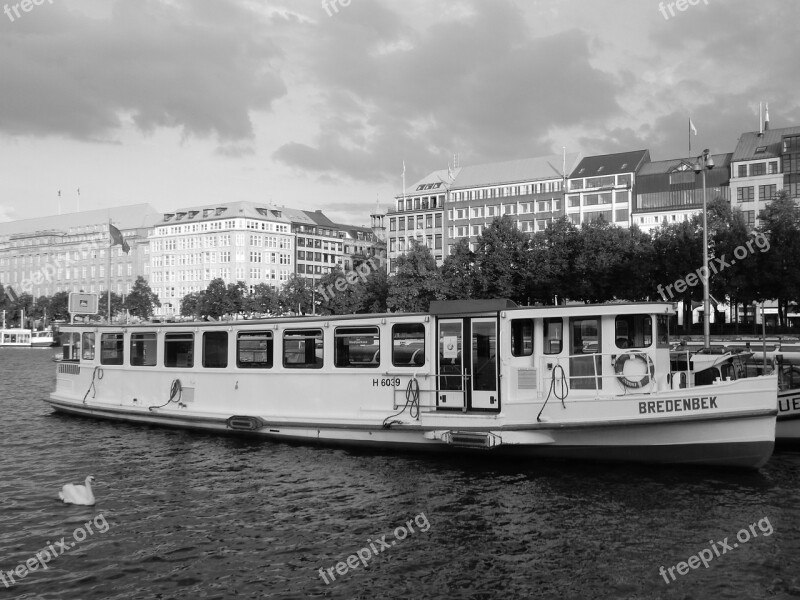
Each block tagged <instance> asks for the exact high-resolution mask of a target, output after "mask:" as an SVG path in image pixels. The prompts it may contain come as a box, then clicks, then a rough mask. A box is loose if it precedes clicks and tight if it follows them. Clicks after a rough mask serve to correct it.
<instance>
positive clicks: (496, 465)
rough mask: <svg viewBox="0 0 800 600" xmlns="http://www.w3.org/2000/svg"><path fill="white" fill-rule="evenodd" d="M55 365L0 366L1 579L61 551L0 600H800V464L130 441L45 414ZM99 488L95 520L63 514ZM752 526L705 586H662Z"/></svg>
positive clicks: (37, 359)
mask: <svg viewBox="0 0 800 600" xmlns="http://www.w3.org/2000/svg"><path fill="white" fill-rule="evenodd" d="M51 355H52V352H50V351H49V350H46V349H44V350H42V349H30V350H29V349H8V348H4V349H0V410H2V413H1V414H2V429H0V432H1V433H0V435H1V436H2V437H1V438H0V473H1V474H2V475H1V476H0V499H1V501H2V504H1V505H0V506H1V507H2V519H1V520H0V570H2V571H4V572H6V573H5V575H4V577H5V579H6V580H7V581H8V580H9V575H8V571H12V572H13V571H14V569H15V568H16V567H17V566H18V565H21V564H24V563H26V561H28V560H29V559H32V558H33V557H34V555H35V554H36V553H37V552H38V551H40V550H42V549H43V548H45V547H48V546H50V545H52V546H53V552H54V553H58V552H59V551H60V555H58V556H57V557H55V558H52V559H51V560H50V562H49V563H47V569H43V568H42V567H41V566H39V567H38V568H37V569H36V570H34V571H30V572H27V573H26V574H25V576H24V577H23V578H21V579H20V578H19V576H18V575H16V574H15V575H14V577H15V582H14V583H13V584H11V583H10V581H9V582H8V583H7V585H8V587H6V585H4V584H3V582H2V580H0V598H4V597H11V598H70V599H94V598H97V599H100V598H102V599H129V598H131V599H132V598H414V599H420V598H456V599H459V598H464V599H466V598H471V599H489V598H503V599H505V598H698V599H704V598H791V597H800V569H798V567H799V566H800V494H798V488H799V487H800V454H798V453H793V452H782V453H779V454H776V455H775V456H773V458H772V459H771V460H770V462H769V463H768V464H767V465H766V466H765V467H764V468H762V469H761V470H760V471H757V472H749V471H716V470H708V469H691V470H690V469H680V468H656V467H640V466H617V465H591V464H588V465H587V464H575V463H561V462H546V463H537V462H513V463H506V462H504V461H497V460H494V459H493V458H492V456H491V454H488V455H486V456H485V457H483V458H481V459H480V460H475V459H463V458H447V457H439V456H427V455H424V454H421V455H417V454H414V455H405V454H398V453H388V452H384V453H381V452H367V451H351V450H343V449H331V448H324V447H315V446H303V445H289V444H278V443H270V442H263V441H258V440H252V439H244V438H238V437H224V436H216V435H205V434H198V433H191V432H185V431H178V430H169V429H159V428H151V427H146V426H134V425H126V424H117V423H112V422H105V421H95V420H89V419H82V418H78V417H70V416H61V415H57V414H55V413H53V412H52V411H51V409H50V408H49V407H48V406H47V405H46V404H44V403H43V402H42V399H43V398H45V397H46V396H47V394H48V393H49V392H50V391H51V390H52V389H53V387H54V385H55V369H54V364H53V363H52V362H51V361H50V357H51ZM89 474H91V475H94V476H95V477H96V478H97V482H96V484H95V492H96V496H97V505H96V506H94V507H76V506H69V505H64V504H62V503H61V502H59V501H58V499H57V494H58V491H59V489H60V488H61V485H63V484H64V483H68V482H72V483H80V482H82V481H83V479H84V478H85V477H86V476H87V475H89ZM415 517H416V522H414V521H413V519H414V518H415ZM765 518H766V520H767V521H761V523H762V525H763V529H764V530H762V529H761V528H759V526H758V524H757V523H758V522H759V521H760V520H762V519H765ZM409 520H412V522H411V524H410V525H411V528H413V529H414V531H413V533H407V534H406V537H405V539H399V538H400V537H402V535H403V533H404V532H403V530H399V531H398V536H399V537H395V530H396V528H398V527H399V526H403V527H406V525H404V524H406V523H407V522H408V521H409ZM87 523H89V525H88V526H87V525H86V524H87ZM752 523H756V524H757V525H756V526H755V527H754V528H753V529H754V531H756V532H757V534H758V536H757V537H752V532H751V533H750V534H748V535H749V536H750V537H751V539H749V541H747V542H746V543H741V544H739V547H737V548H732V549H731V550H729V551H727V552H726V553H725V554H721V555H720V556H718V557H716V556H715V557H714V558H713V559H712V560H711V562H710V563H709V566H708V568H704V567H703V566H702V565H700V567H699V568H698V569H696V570H689V572H688V573H687V574H686V575H680V574H679V573H678V572H677V571H675V570H674V569H673V572H674V574H675V576H676V580H675V581H672V580H670V583H669V584H667V583H666V582H665V580H664V579H663V577H662V576H661V575H660V574H659V567H660V566H662V565H663V566H664V567H666V568H669V567H673V566H674V565H676V564H677V563H679V562H681V561H684V560H687V559H688V558H689V557H690V556H691V555H692V554H697V553H698V552H700V551H702V550H704V549H710V548H711V547H712V544H711V543H710V542H711V541H714V542H715V545H716V546H717V550H721V546H720V545H719V544H717V543H716V542H718V541H722V540H724V539H725V538H728V542H727V543H728V544H729V545H731V546H732V545H733V543H734V542H736V535H737V532H739V530H741V529H742V528H748V526H749V525H750V524H752ZM767 525H769V527H767ZM89 527H91V529H92V531H91V532H88V531H87V530H88V528H89ZM770 528H771V531H772V534H771V535H766V533H767V531H769V530H770ZM423 529H427V531H423ZM765 530H766V531H765ZM384 535H385V538H383V544H385V546H384V545H383V544H381V543H380V541H379V540H381V539H382V537H383V536H384ZM741 535H742V536H744V534H741ZM62 537H63V538H64V544H65V545H67V546H69V545H70V544H74V546H73V547H70V548H69V549H68V550H67V551H63V550H61V546H58V544H57V541H58V540H61V538H62ZM84 537H85V539H82V538H84ZM79 538H80V539H81V540H82V541H78V540H79ZM370 545H371V546H372V547H373V548H375V549H376V550H380V549H381V548H383V550H382V551H381V552H380V553H378V555H377V556H375V557H372V558H371V559H369V558H368V559H367V562H368V564H369V566H368V568H366V569H365V568H364V567H363V566H362V565H361V563H360V562H359V563H358V566H357V567H356V568H355V569H350V568H349V567H346V565H340V569H342V570H344V568H348V572H346V573H345V574H344V575H341V574H338V573H337V572H336V565H337V563H339V562H343V561H347V559H348V557H349V556H350V555H353V554H355V553H356V552H358V551H359V550H361V549H362V548H370ZM365 554H366V553H365ZM351 562H353V563H355V562H356V560H352V561H351ZM321 568H322V569H325V570H327V569H332V573H333V575H334V576H335V577H336V580H335V581H330V578H331V577H330V575H329V574H326V578H327V579H328V580H329V583H328V584H326V583H325V582H324V581H323V579H322V577H321V576H320V573H319V570H320V569H321ZM323 572H325V571H323Z"/></svg>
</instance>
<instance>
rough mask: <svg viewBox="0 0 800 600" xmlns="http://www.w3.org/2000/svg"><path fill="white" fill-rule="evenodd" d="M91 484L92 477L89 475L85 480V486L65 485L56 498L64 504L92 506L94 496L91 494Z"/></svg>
mask: <svg viewBox="0 0 800 600" xmlns="http://www.w3.org/2000/svg"><path fill="white" fill-rule="evenodd" d="M92 483H94V477H92V476H91V475H89V476H88V477H87V478H86V485H75V484H72V483H67V484H65V485H64V487H62V488H61V491H60V492H58V497H59V498H61V500H62V501H63V502H64V503H65V504H82V505H85V506H93V505H94V494H93V493H92Z"/></svg>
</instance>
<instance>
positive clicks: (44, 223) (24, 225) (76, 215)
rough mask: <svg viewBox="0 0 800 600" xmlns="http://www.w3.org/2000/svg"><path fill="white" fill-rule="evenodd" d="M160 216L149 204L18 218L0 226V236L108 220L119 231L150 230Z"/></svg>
mask: <svg viewBox="0 0 800 600" xmlns="http://www.w3.org/2000/svg"><path fill="white" fill-rule="evenodd" d="M159 215H160V213H159V212H158V211H157V210H156V209H155V208H153V207H152V206H151V205H149V204H130V205H128V206H115V207H113V208H99V209H96V210H84V211H80V212H73V213H66V214H63V215H50V216H47V217H36V218H33V219H20V220H18V221H7V222H4V223H0V237H2V236H10V235H18V234H32V233H35V232H48V233H51V232H63V233H68V232H69V230H70V229H77V228H83V227H87V226H96V225H105V224H107V223H108V222H109V220H110V221H111V222H112V223H113V224H114V226H115V227H117V228H118V229H120V230H123V231H124V230H130V229H140V228H147V227H152V226H153V224H154V223H156V222H157V221H158V220H159Z"/></svg>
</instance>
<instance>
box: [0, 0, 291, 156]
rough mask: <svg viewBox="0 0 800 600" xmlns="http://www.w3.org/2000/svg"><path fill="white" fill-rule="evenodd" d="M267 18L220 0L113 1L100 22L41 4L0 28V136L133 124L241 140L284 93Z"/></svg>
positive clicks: (98, 131)
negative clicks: (255, 114) (255, 116)
mask: <svg viewBox="0 0 800 600" xmlns="http://www.w3.org/2000/svg"><path fill="white" fill-rule="evenodd" d="M4 20H5V19H4ZM268 25H269V23H268V22H266V21H264V20H263V19H260V18H259V17H258V15H257V14H256V13H253V12H251V11H248V10H246V9H244V8H242V7H240V6H239V5H238V4H237V3H235V2H231V1H223V0H215V1H211V0H192V1H189V0H175V1H174V2H169V3H166V2H158V1H156V0H119V1H117V2H116V3H115V4H114V5H113V8H112V10H111V11H110V15H109V16H107V17H105V18H100V19H98V18H90V17H88V16H87V15H84V14H80V13H78V12H71V11H69V10H68V9H67V8H65V7H64V6H62V5H60V4H59V3H54V4H52V5H50V4H44V5H42V6H39V7H37V9H36V11H33V12H31V13H30V14H25V15H24V18H23V19H20V20H17V21H16V22H14V23H4V24H3V25H2V29H3V31H2V36H3V46H2V50H3V51H2V52H0V79H2V81H3V86H2V88H0V107H2V110H0V131H2V132H5V133H8V134H12V135H30V136H49V135H59V136H64V137H70V138H77V139H82V140H95V139H106V138H109V137H113V136H114V135H115V133H116V132H117V131H118V130H119V129H120V128H121V127H122V126H123V124H125V123H126V122H131V123H133V124H134V125H135V126H136V127H137V128H139V129H140V130H142V131H145V132H152V131H154V130H156V129H158V128H177V129H179V130H180V131H181V132H182V135H183V136H185V137H188V136H200V137H207V136H215V137H216V138H218V139H220V140H222V141H232V140H233V141H236V140H242V139H250V138H252V137H253V135H254V133H253V126H252V123H251V120H250V111H252V110H269V109H270V107H271V104H272V102H273V101H274V100H275V99H276V98H279V97H281V96H283V95H284V94H285V93H286V87H285V84H284V83H283V81H282V79H281V77H280V75H279V73H278V72H277V70H276V68H275V67H274V66H273V62H274V61H275V60H276V59H278V58H279V56H280V52H279V51H278V49H277V48H276V47H275V46H274V45H273V44H272V43H271V42H270V40H269V36H265V28H267V27H268Z"/></svg>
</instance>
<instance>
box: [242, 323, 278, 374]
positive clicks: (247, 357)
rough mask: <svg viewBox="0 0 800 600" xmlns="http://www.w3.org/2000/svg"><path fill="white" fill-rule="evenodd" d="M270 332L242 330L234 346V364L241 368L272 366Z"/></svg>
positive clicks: (266, 367)
mask: <svg viewBox="0 0 800 600" xmlns="http://www.w3.org/2000/svg"><path fill="white" fill-rule="evenodd" d="M272 352H273V350H272V332H271V331H242V332H240V333H239V337H238V339H237V346H236V366H237V367H241V368H243V369H271V368H272Z"/></svg>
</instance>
